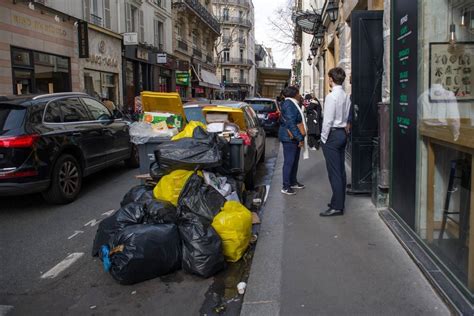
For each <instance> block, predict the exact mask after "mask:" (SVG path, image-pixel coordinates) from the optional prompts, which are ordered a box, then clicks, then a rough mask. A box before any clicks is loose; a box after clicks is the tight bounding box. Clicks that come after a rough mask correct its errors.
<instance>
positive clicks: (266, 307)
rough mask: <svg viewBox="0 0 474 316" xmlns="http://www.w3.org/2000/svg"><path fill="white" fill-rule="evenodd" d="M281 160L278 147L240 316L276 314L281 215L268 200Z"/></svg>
mask: <svg viewBox="0 0 474 316" xmlns="http://www.w3.org/2000/svg"><path fill="white" fill-rule="evenodd" d="M282 156H283V155H282V149H281V146H279V149H278V156H277V161H276V163H275V170H274V172H273V177H272V181H271V184H270V191H269V196H268V200H267V202H266V204H265V206H264V213H263V218H262V226H261V227H260V234H259V240H258V242H257V246H256V249H255V255H254V258H253V262H252V266H251V268H250V276H249V279H248V282H247V292H246V293H245V296H244V301H243V304H242V310H241V312H240V315H246V316H247V315H279V314H280V296H281V293H280V288H281V273H282V269H281V263H282V256H283V233H284V230H283V227H284V226H283V222H284V215H283V209H282V208H281V205H279V204H278V203H277V202H275V201H274V200H273V199H272V196H274V195H275V194H280V183H279V182H280V181H281V172H282V171H281V170H282V165H283V158H282Z"/></svg>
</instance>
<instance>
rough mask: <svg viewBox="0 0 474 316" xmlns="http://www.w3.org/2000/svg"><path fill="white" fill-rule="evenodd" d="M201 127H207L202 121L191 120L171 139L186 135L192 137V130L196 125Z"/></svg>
mask: <svg viewBox="0 0 474 316" xmlns="http://www.w3.org/2000/svg"><path fill="white" fill-rule="evenodd" d="M198 126H200V127H202V128H204V130H206V129H207V127H206V125H204V124H203V123H202V122H199V121H191V122H189V123H188V124H187V125H186V127H185V128H184V129H183V130H182V131H181V132H179V133H178V134H176V135H174V136H173V137H172V138H171V140H178V139H181V138H188V137H193V132H194V129H195V128H196V127H198Z"/></svg>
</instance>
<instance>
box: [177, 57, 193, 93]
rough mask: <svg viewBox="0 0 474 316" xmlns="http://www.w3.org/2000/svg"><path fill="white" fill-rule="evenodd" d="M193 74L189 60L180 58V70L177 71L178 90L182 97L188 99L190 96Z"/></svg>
mask: <svg viewBox="0 0 474 316" xmlns="http://www.w3.org/2000/svg"><path fill="white" fill-rule="evenodd" d="M190 86H191V74H190V69H189V62H188V61H183V60H178V70H177V71H176V92H178V93H179V95H180V97H181V99H183V100H186V99H189V97H190Z"/></svg>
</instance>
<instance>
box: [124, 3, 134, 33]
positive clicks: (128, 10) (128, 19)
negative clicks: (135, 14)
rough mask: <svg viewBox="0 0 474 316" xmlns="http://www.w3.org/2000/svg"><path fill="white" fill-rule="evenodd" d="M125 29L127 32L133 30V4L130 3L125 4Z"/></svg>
mask: <svg viewBox="0 0 474 316" xmlns="http://www.w3.org/2000/svg"><path fill="white" fill-rule="evenodd" d="M125 29H126V31H127V32H133V25H132V6H131V5H130V3H127V4H125Z"/></svg>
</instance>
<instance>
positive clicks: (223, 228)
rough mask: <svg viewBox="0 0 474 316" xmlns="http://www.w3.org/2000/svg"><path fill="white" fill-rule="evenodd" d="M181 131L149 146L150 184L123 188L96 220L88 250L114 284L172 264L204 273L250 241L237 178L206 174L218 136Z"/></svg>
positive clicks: (218, 161)
mask: <svg viewBox="0 0 474 316" xmlns="http://www.w3.org/2000/svg"><path fill="white" fill-rule="evenodd" d="M182 135H184V136H182ZM182 135H180V137H178V138H177V140H175V141H172V142H169V143H167V144H165V145H163V146H161V145H160V148H159V149H158V150H157V152H156V153H155V155H156V156H157V160H156V163H155V164H152V166H151V168H154V169H155V172H156V178H157V180H158V183H157V184H156V186H154V187H153V186H146V185H139V186H136V187H133V188H131V189H130V191H129V192H128V193H127V194H125V196H124V197H123V200H122V201H121V203H120V205H121V208H120V209H118V210H117V211H116V212H114V213H113V214H112V215H111V216H109V217H108V218H106V219H104V220H103V221H101V222H100V224H99V226H98V229H97V233H96V236H95V239H94V243H93V247H92V255H93V256H99V257H100V259H101V260H102V263H103V266H104V269H105V270H106V271H108V272H109V273H110V274H111V275H112V277H113V278H114V279H115V280H117V281H118V282H119V283H121V284H134V283H137V282H142V281H145V280H148V279H152V278H155V277H158V276H161V275H165V274H168V273H172V272H174V271H176V270H179V269H180V268H182V269H183V270H184V271H186V272H188V273H191V274H194V275H198V276H201V277H204V278H207V277H210V276H212V275H214V274H216V273H217V272H219V271H221V270H223V269H224V268H225V267H226V261H229V262H235V261H238V260H239V259H240V258H241V257H242V256H243V254H244V253H245V251H246V250H247V248H248V246H249V244H250V237H251V230H252V215H251V212H250V211H249V210H248V209H247V208H245V206H243V205H242V204H241V203H240V200H239V194H238V191H239V185H238V181H237V180H235V179H233V178H232V177H226V176H223V175H222V174H216V173H214V171H215V170H216V169H214V168H215V167H219V166H222V160H223V155H222V150H221V149H219V146H220V145H219V141H218V140H217V138H216V137H215V136H214V135H213V134H212V133H207V132H206V131H205V130H204V128H203V127H202V126H199V125H196V126H194V127H193V130H192V131H190V130H187V131H186V133H184V134H182ZM190 135H191V136H192V137H189V136H190ZM177 136H178V135H177ZM181 136H182V137H181ZM186 147H187V150H185V148H186Z"/></svg>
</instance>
